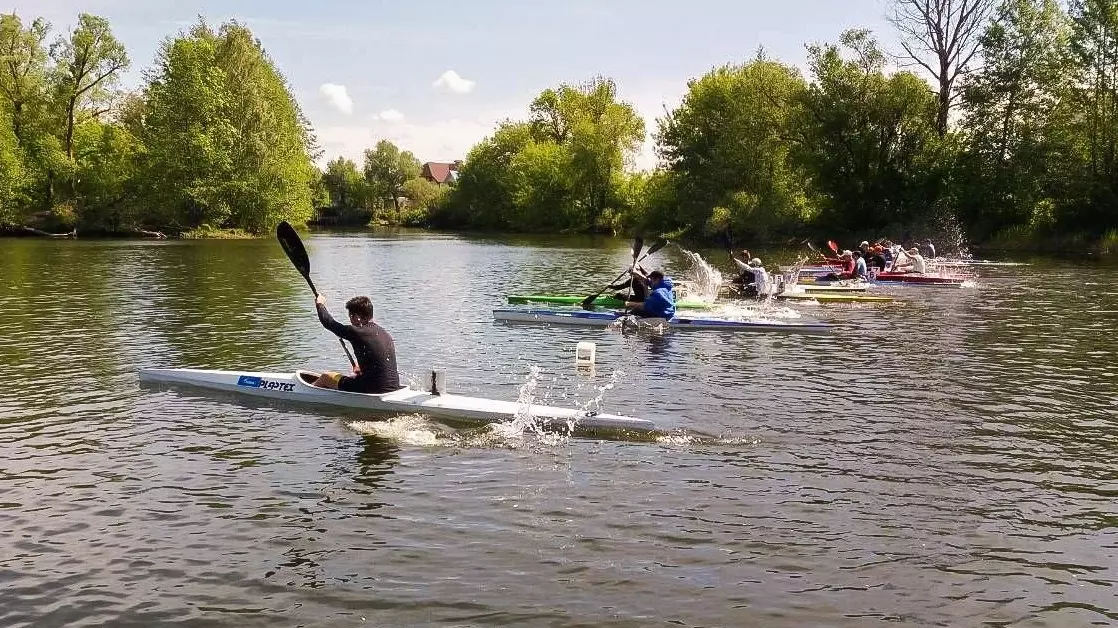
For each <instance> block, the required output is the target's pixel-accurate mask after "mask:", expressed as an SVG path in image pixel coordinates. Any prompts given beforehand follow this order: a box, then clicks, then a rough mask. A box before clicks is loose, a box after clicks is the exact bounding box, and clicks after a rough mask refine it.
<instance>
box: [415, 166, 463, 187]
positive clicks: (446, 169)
mask: <svg viewBox="0 0 1118 628" xmlns="http://www.w3.org/2000/svg"><path fill="white" fill-rule="evenodd" d="M461 166H462V160H458V161H453V162H450V163H446V162H441V161H429V162H427V163H425V164H423V170H421V171H420V173H419V176H421V177H423V178H424V179H427V180H428V181H430V182H431V183H438V184H439V185H445V184H447V183H454V182H455V181H457V180H458V169H459V168H460V167H461Z"/></svg>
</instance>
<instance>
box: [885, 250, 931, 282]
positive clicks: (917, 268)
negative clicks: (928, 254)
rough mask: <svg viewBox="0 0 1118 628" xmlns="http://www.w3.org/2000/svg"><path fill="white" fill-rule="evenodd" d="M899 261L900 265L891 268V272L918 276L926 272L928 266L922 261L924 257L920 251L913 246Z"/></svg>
mask: <svg viewBox="0 0 1118 628" xmlns="http://www.w3.org/2000/svg"><path fill="white" fill-rule="evenodd" d="M899 261H900V263H899V264H897V265H896V266H895V267H894V268H893V272H897V273H917V274H920V275H923V274H924V273H926V272H928V264H927V263H926V262H925V261H924V256H923V255H921V254H920V249H918V248H916V247H915V246H914V247H912V248H911V249H909V250H907V251H905V252H904V257H903V258H901V259H900V260H899Z"/></svg>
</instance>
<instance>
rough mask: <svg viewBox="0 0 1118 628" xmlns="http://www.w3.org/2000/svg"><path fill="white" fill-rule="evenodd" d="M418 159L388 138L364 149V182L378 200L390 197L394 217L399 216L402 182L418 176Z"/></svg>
mask: <svg viewBox="0 0 1118 628" xmlns="http://www.w3.org/2000/svg"><path fill="white" fill-rule="evenodd" d="M421 168H422V166H420V163H419V160H418V159H416V158H415V155H413V154H411V152H409V151H401V150H400V149H399V147H397V146H396V145H395V144H393V143H392V142H390V141H388V140H380V141H379V142H377V144H376V146H375V147H374V148H372V149H369V150H366V151H365V167H364V173H365V182H366V183H368V185H369V188H370V190H371V191H372V193H373V194H374V195H375V197H376V198H377V199H378V200H383V199H386V198H391V199H392V206H393V208H394V209H395V219H396V220H397V221H399V220H400V218H401V213H400V201H399V197H400V194H401V191H402V190H403V186H404V182H406V181H407V180H408V179H413V178H415V177H418V176H419V171H420V170H421Z"/></svg>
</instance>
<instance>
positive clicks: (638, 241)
mask: <svg viewBox="0 0 1118 628" xmlns="http://www.w3.org/2000/svg"><path fill="white" fill-rule="evenodd" d="M643 248H644V238H642V237H640V236H637V237H635V238H633V259H634V260H636V259H637V258H638V257H640V255H641V249H643Z"/></svg>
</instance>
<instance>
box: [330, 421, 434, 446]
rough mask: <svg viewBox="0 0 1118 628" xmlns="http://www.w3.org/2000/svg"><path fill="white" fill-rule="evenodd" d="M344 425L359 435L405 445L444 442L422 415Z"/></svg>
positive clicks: (432, 444) (428, 444)
mask: <svg viewBox="0 0 1118 628" xmlns="http://www.w3.org/2000/svg"><path fill="white" fill-rule="evenodd" d="M346 425H347V427H349V429H351V430H353V431H355V432H358V433H360V434H367V435H369V436H376V437H379V438H383V439H385V440H389V441H393V442H396V443H401V444H405V445H416V446H420V447H434V446H438V445H440V444H444V441H445V440H446V439H444V438H443V437H442V435H441V434H440V433H439V432H438V431H437V430H436V429H435V428H434V427H432V426H431V424H430V423H429V422H428V420H427V418H426V417H425V416H424V415H422V414H405V415H403V416H397V417H392V418H391V419H385V420H380V421H351V422H349V423H347V424H346Z"/></svg>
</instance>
